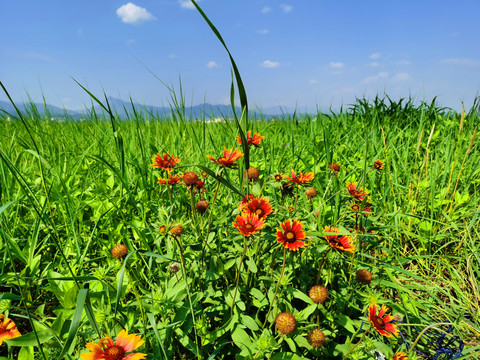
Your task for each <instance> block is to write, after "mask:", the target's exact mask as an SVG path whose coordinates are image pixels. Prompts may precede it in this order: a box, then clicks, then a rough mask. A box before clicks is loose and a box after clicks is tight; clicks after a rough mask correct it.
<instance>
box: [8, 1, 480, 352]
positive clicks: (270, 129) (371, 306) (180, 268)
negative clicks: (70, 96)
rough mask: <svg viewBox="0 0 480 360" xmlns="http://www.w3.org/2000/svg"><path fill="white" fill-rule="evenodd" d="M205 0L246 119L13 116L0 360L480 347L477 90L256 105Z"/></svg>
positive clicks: (179, 101) (178, 111)
mask: <svg viewBox="0 0 480 360" xmlns="http://www.w3.org/2000/svg"><path fill="white" fill-rule="evenodd" d="M192 3H193V4H194V5H195V6H196V7H197V10H198V11H199V12H200V14H201V15H202V16H203V18H204V19H205V21H206V23H207V24H208V25H209V26H210V28H211V29H212V31H213V33H214V34H215V36H216V37H217V38H218V40H219V41H220V42H221V44H222V45H223V46H224V47H225V50H226V51H227V53H228V55H229V56H230V60H231V65H232V72H233V74H234V80H235V82H233V81H232V93H231V98H232V100H233V99H234V98H235V94H234V90H235V88H236V89H237V90H238V96H239V98H240V103H241V108H242V109H243V113H242V114H235V117H234V118H233V119H222V121H220V122H215V121H214V122H211V121H209V119H208V118H203V119H198V120H195V121H194V119H186V118H185V113H186V112H185V107H184V104H185V101H184V98H183V95H182V94H179V96H178V97H177V95H176V94H175V91H174V90H173V88H172V97H171V108H172V112H171V114H170V116H168V117H162V118H159V117H158V116H155V115H152V114H150V113H148V111H146V109H141V108H135V107H134V106H133V105H132V108H131V109H125V110H128V112H129V115H128V116H127V117H126V118H120V117H119V116H117V115H116V114H115V112H114V111H113V110H112V109H111V108H110V105H109V103H108V100H107V99H108V98H107V97H106V96H105V100H104V101H101V100H99V99H100V97H97V96H96V95H95V94H92V93H90V92H89V91H88V90H87V89H86V88H84V90H85V91H86V92H87V93H88V94H89V95H90V96H91V98H92V102H93V103H94V104H96V105H99V106H101V107H102V108H103V110H102V111H101V112H99V111H97V110H95V109H96V108H95V107H92V109H91V111H90V112H89V116H88V117H87V119H86V120H84V121H80V122H77V121H74V120H73V119H68V118H67V119H63V120H62V121H57V120H54V119H53V118H52V117H51V116H50V114H49V113H48V111H47V112H46V115H45V116H42V115H41V112H40V111H39V109H38V108H36V107H35V105H33V104H32V105H31V106H30V107H27V109H26V110H25V111H23V112H21V111H19V110H18V109H17V112H16V113H13V114H7V113H5V112H2V111H0V258H1V262H0V360H2V359H20V360H32V359H45V360H46V359H59V360H60V359H84V360H97V359H106V360H122V359H125V360H127V359H129V360H141V359H202V360H204V359H208V360H213V359H225V360H228V359H239V360H240V359H272V360H280V359H291V360H298V359H359V360H360V359H393V360H409V359H430V360H450V359H476V358H479V355H480V280H479V279H480V251H479V250H480V226H479V224H480V221H479V219H480V205H479V204H480V195H479V188H480V155H479V153H480V152H479V142H478V137H477V129H478V125H479V123H480V99H478V98H477V100H476V101H475V102H474V105H473V107H472V108H471V109H469V110H467V111H462V112H461V113H456V112H454V111H452V110H450V109H445V108H440V107H438V106H437V105H436V103H435V101H432V102H431V103H421V104H416V103H414V102H413V101H412V100H407V101H405V100H403V99H402V100H398V101H393V100H391V99H390V98H388V97H385V98H378V97H377V98H375V99H373V100H372V101H368V100H366V99H358V100H357V101H356V103H355V104H353V105H350V106H348V107H345V109H341V110H340V111H338V112H330V113H322V112H318V113H317V114H293V115H284V116H282V117H280V118H276V119H266V118H263V117H262V116H261V115H260V116H258V115H257V116H255V114H252V113H249V112H248V103H247V96H246V91H245V88H244V86H243V83H242V80H241V76H240V73H239V71H238V68H237V66H236V64H235V62H234V59H233V57H232V56H231V54H230V52H229V51H228V48H227V46H226V44H225V42H224V41H223V39H222V37H221V35H220V33H219V32H218V30H217V29H216V28H215V27H214V26H213V24H212V23H211V22H210V20H209V19H208V17H207V16H206V15H205V14H204V13H203V11H202V10H201V9H200V8H199V7H198V5H197V4H196V3H195V1H192ZM0 85H1V87H2V88H3V91H4V92H5V94H6V95H7V96H8V97H9V94H8V91H7V89H5V87H4V86H3V84H2V83H1V82H0ZM79 85H80V86H81V87H83V86H82V85H81V84H79ZM234 85H236V87H235V86H234ZM180 92H181V91H180ZM232 102H233V101H232Z"/></svg>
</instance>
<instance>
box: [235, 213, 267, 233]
mask: <svg viewBox="0 0 480 360" xmlns="http://www.w3.org/2000/svg"><path fill="white" fill-rule="evenodd" d="M264 226H265V222H264V221H263V220H262V219H259V218H258V216H257V215H255V214H245V215H242V216H240V215H237V218H236V222H233V227H235V228H236V229H237V230H238V231H240V232H241V233H242V234H243V235H244V236H250V235H252V234H255V233H256V232H257V231H258V230H261V229H263V227H264Z"/></svg>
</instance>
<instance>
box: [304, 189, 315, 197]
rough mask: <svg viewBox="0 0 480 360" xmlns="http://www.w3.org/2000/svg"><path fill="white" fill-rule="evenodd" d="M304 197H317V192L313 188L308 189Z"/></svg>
mask: <svg viewBox="0 0 480 360" xmlns="http://www.w3.org/2000/svg"><path fill="white" fill-rule="evenodd" d="M305 195H307V197H308V198H309V199H311V198H313V197H315V196H317V190H315V188H309V189H307V190H305Z"/></svg>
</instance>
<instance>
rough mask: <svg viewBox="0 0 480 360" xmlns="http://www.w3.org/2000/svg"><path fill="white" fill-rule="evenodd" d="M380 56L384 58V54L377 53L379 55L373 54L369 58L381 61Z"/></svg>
mask: <svg viewBox="0 0 480 360" xmlns="http://www.w3.org/2000/svg"><path fill="white" fill-rule="evenodd" d="M380 56H382V54H380V53H378V52H377V53H373V54H372V55H370V56H369V58H370V59H372V60H376V59H379V58H380Z"/></svg>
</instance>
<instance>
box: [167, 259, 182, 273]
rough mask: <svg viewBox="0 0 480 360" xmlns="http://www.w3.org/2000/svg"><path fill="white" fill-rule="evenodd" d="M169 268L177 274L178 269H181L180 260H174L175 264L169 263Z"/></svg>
mask: <svg viewBox="0 0 480 360" xmlns="http://www.w3.org/2000/svg"><path fill="white" fill-rule="evenodd" d="M168 270H170V272H171V273H172V274H176V273H177V272H178V270H180V264H179V263H178V262H174V263H173V264H170V265H169V267H168Z"/></svg>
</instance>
